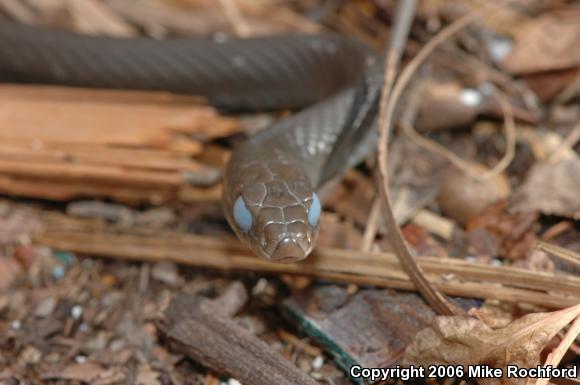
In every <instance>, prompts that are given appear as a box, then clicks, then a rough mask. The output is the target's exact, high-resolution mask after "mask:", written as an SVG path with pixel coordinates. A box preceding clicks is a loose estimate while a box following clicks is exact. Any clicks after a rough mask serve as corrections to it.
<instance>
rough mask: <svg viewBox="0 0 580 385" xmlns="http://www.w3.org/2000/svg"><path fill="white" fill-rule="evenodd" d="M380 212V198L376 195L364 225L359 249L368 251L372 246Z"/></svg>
mask: <svg viewBox="0 0 580 385" xmlns="http://www.w3.org/2000/svg"><path fill="white" fill-rule="evenodd" d="M380 213H381V199H380V198H379V197H378V196H377V197H376V198H375V199H374V201H373V207H372V208H371V213H370V215H369V219H368V221H367V225H366V227H365V233H364V235H363V239H362V242H361V247H360V249H361V251H364V252H369V251H371V249H372V248H373V244H374V242H375V238H376V236H377V230H378V228H379V221H380V218H381V217H380Z"/></svg>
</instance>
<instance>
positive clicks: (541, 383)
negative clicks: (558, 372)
mask: <svg viewBox="0 0 580 385" xmlns="http://www.w3.org/2000/svg"><path fill="white" fill-rule="evenodd" d="M579 335H580V316H578V317H576V320H575V321H574V322H573V323H572V326H570V329H568V331H567V332H566V335H565V336H564V338H562V341H560V344H559V345H558V347H557V348H556V349H554V350H553V351H552V352H551V353H550V354H548V358H546V362H545V363H544V367H547V366H553V367H554V368H555V367H557V366H558V364H559V363H560V361H562V358H563V357H564V354H566V352H567V351H568V349H570V346H572V344H573V343H574V341H576V338H577V337H578V336H579ZM549 380H550V379H549V378H540V379H538V380H537V381H536V385H546V384H547V383H548V381H549Z"/></svg>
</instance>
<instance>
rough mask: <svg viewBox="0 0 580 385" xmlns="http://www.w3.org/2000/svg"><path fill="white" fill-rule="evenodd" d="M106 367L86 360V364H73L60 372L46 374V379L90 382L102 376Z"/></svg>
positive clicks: (44, 377)
mask: <svg viewBox="0 0 580 385" xmlns="http://www.w3.org/2000/svg"><path fill="white" fill-rule="evenodd" d="M103 372H105V369H103V368H102V367H101V366H99V365H97V364H92V363H90V362H86V363H84V364H72V365H69V366H67V367H66V368H65V369H64V370H62V371H61V372H59V373H53V374H46V375H44V376H43V379H44V380H69V381H81V382H84V383H90V382H92V381H93V380H96V379H97V378H98V377H100V376H101V375H102V374H103Z"/></svg>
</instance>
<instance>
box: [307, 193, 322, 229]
mask: <svg viewBox="0 0 580 385" xmlns="http://www.w3.org/2000/svg"><path fill="white" fill-rule="evenodd" d="M321 211H322V207H321V206H320V200H319V199H318V195H316V193H313V194H312V204H311V205H310V210H309V211H308V222H310V226H312V227H314V226H316V225H317V224H318V221H319V220H320V212H321Z"/></svg>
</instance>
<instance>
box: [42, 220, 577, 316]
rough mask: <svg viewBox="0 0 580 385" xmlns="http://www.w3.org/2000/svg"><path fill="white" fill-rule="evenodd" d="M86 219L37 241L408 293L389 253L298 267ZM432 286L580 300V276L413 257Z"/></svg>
mask: <svg viewBox="0 0 580 385" xmlns="http://www.w3.org/2000/svg"><path fill="white" fill-rule="evenodd" d="M91 223H93V222H90V221H74V225H73V222H71V223H67V221H62V220H49V221H48V222H47V223H46V226H47V228H50V229H59V230H58V231H55V230H50V231H49V232H47V233H45V234H43V235H40V236H37V237H36V238H35V242H36V243H37V244H42V245H47V246H50V247H53V248H56V249H60V250H67V251H71V252H74V253H78V254H82V255H89V256H92V257H95V256H101V257H106V258H116V259H123V260H138V261H147V262H154V261H155V262H157V261H173V262H176V263H182V264H186V265H190V266H197V267H205V268H212V269H218V270H230V271H252V272H264V273H270V274H298V275H306V276H312V277H317V278H320V279H326V280H331V281H338V282H346V283H354V284H360V285H371V286H377V287H389V288H393V289H402V290H414V289H415V286H414V285H413V283H412V282H411V281H410V279H409V277H408V276H407V275H406V274H405V273H404V271H403V270H402V268H401V265H400V263H399V261H398V259H397V256H395V255H394V254H392V253H363V252H360V251H354V250H339V249H326V248H322V247H318V248H317V249H316V250H315V251H314V253H313V255H312V256H311V257H310V258H308V259H307V260H305V261H304V262H301V263H297V264H273V263H270V262H268V261H264V260H261V259H258V258H256V257H255V256H253V255H252V254H251V252H250V251H249V250H247V249H246V248H245V247H244V246H243V245H242V244H240V243H239V241H238V240H236V239H234V238H227V237H226V238H225V239H224V237H223V236H222V237H208V236H197V235H184V234H180V233H171V232H164V233H161V234H149V233H147V234H118V233H113V234H108V233H102V232H101V230H98V227H95V224H94V223H93V224H91ZM419 262H420V264H421V267H422V268H423V269H424V270H425V271H426V272H427V274H428V277H429V279H430V280H431V282H432V283H433V285H434V286H435V287H436V288H438V289H439V290H441V291H443V292H444V293H446V294H448V295H455V296H460V297H472V298H485V299H496V300H502V301H508V302H524V303H530V304H534V305H538V306H543V307H549V308H562V307H567V306H571V305H574V304H577V303H578V302H579V300H580V297H579V293H580V278H577V277H573V276H566V275H555V274H549V273H541V272H532V271H529V270H523V269H517V268H511V267H505V266H502V267H494V266H488V265H482V264H473V263H468V262H465V261H461V260H456V259H451V258H446V259H441V258H434V257H421V258H419Z"/></svg>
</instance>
